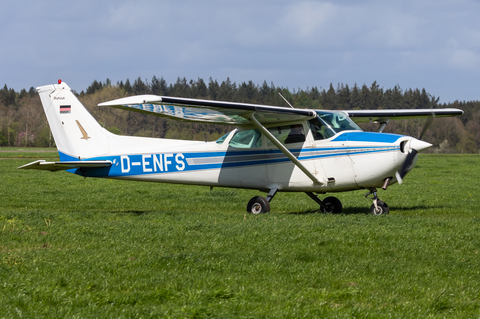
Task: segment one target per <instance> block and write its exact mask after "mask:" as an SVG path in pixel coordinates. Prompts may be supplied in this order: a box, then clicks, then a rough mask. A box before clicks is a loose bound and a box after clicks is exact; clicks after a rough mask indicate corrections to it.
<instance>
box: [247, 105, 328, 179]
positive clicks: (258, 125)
mask: <svg viewBox="0 0 480 319" xmlns="http://www.w3.org/2000/svg"><path fill="white" fill-rule="evenodd" d="M248 120H249V121H250V122H251V123H252V124H253V126H255V128H257V129H258V130H259V131H260V132H262V133H263V134H265V136H266V137H267V138H268V139H269V140H270V141H271V142H272V143H273V144H274V145H275V146H276V147H278V149H279V150H280V151H282V153H283V154H285V156H287V157H288V158H289V159H290V160H291V161H292V162H293V164H295V165H296V166H297V167H298V168H299V169H301V170H302V172H304V173H305V175H307V176H308V177H309V178H310V179H311V180H312V181H313V183H314V184H316V185H322V186H326V185H327V183H326V182H325V181H323V180H319V179H318V178H317V177H316V176H315V175H313V174H312V173H311V172H310V171H309V170H308V169H307V168H306V167H305V166H304V165H303V164H302V163H300V161H299V160H298V159H297V158H296V157H295V155H293V154H292V153H291V152H290V151H289V150H288V149H287V148H286V147H285V145H283V144H282V143H280V141H279V140H277V139H276V138H275V136H273V135H272V134H271V133H270V132H269V131H268V130H267V129H266V128H265V126H263V125H262V124H261V123H260V122H259V121H258V120H257V119H256V118H255V113H251V114H250V116H249V117H248Z"/></svg>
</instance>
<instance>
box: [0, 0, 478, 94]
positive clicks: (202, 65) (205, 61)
mask: <svg viewBox="0 0 480 319" xmlns="http://www.w3.org/2000/svg"><path fill="white" fill-rule="evenodd" d="M0 8H1V10H0V41H1V42H0V43H1V48H0V85H2V87H3V85H4V84H6V85H7V86H8V87H9V88H13V89H15V90H16V91H20V90H21V89H23V88H25V89H27V90H28V89H29V88H30V87H32V86H33V87H37V86H41V85H46V84H52V83H56V82H57V80H58V79H62V80H63V81H65V82H66V83H67V84H68V85H69V86H70V87H71V88H72V89H74V90H75V91H77V92H81V91H82V90H86V88H87V87H88V86H89V85H90V84H91V83H92V82H93V81H94V80H97V81H102V82H104V81H105V80H106V79H107V78H108V79H110V80H111V81H112V83H117V82H120V81H124V82H125V80H126V79H130V81H131V82H133V81H134V80H135V79H137V78H139V77H140V78H141V79H142V80H146V81H150V80H151V79H152V77H153V76H156V77H158V78H160V77H163V78H164V79H165V80H166V81H167V82H168V83H175V82H176V80H177V79H178V78H179V77H180V78H183V77H185V78H186V79H187V80H197V79H198V78H201V79H203V80H205V81H206V82H208V81H209V79H210V78H212V79H213V80H217V81H218V82H221V81H224V80H226V79H227V77H228V78H230V80H231V81H232V82H235V83H237V84H240V83H242V82H248V81H253V83H255V84H258V85H261V84H263V82H264V81H266V82H267V83H268V84H271V83H273V84H274V85H275V86H276V87H284V88H289V89H290V90H293V89H295V90H298V89H303V90H306V89H308V88H312V87H317V88H319V89H323V88H325V89H328V87H329V86H330V83H333V86H334V87H335V88H336V87H337V85H338V84H339V83H343V84H346V85H348V86H350V87H353V86H354V85H355V84H357V86H359V87H361V86H362V85H364V84H366V85H367V86H370V85H371V84H372V83H373V82H374V81H377V83H378V84H379V86H380V87H382V88H384V89H389V88H393V87H394V86H395V85H399V86H400V88H402V89H403V90H407V89H409V88H412V89H415V88H419V89H423V88H425V90H426V91H427V92H428V93H430V94H431V95H433V96H435V97H439V98H440V102H441V103H448V102H454V101H455V100H460V101H471V100H480V90H479V87H478V86H479V82H480V19H479V18H478V16H479V14H480V1H479V0H455V1H453V0H452V1H450V0H402V1H397V0H393V1H384V0H356V1H353V0H338V1H290V0H240V1H236V0H232V1H228V0H223V1H217V0H209V1H190V0H185V1H182V0H176V1H157V0H137V1H126V0H82V1H70V0H65V1H57V0H51V1H50V0H36V1H33V0H32V1H25V0H15V1H10V0H0Z"/></svg>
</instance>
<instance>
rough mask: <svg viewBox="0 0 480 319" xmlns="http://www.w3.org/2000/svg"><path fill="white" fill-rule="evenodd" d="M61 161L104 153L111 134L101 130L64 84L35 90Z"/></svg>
mask: <svg viewBox="0 0 480 319" xmlns="http://www.w3.org/2000/svg"><path fill="white" fill-rule="evenodd" d="M37 91H38V93H39V95H40V99H41V101H42V105H43V109H44V111H45V114H46V116H47V120H48V124H49V125H50V129H51V131H52V134H53V138H54V139H55V143H56V145H57V149H58V153H59V154H60V160H61V161H72V160H80V159H86V158H92V157H97V156H102V155H105V154H108V149H109V146H108V145H109V143H108V139H109V137H110V136H111V135H113V134H112V133H110V132H108V131H107V130H106V129H104V128H102V127H101V126H100V124H98V122H97V121H96V120H95V118H94V117H93V116H92V115H91V114H90V113H89V112H88V111H87V109H86V108H85V107H84V106H83V105H82V103H81V102H80V101H79V100H78V99H77V97H76V96H75V95H74V94H73V92H72V90H71V89H70V87H69V86H68V85H67V84H66V83H62V82H61V81H59V84H54V85H46V86H41V87H38V88H37Z"/></svg>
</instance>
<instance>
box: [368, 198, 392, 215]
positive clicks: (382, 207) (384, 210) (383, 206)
mask: <svg viewBox="0 0 480 319" xmlns="http://www.w3.org/2000/svg"><path fill="white" fill-rule="evenodd" d="M377 207H378V210H377V211H375V205H373V204H372V206H370V213H371V214H372V215H377V216H380V215H388V213H389V212H390V207H388V205H387V203H385V202H382V201H381V200H378V201H377Z"/></svg>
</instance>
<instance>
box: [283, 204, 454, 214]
mask: <svg viewBox="0 0 480 319" xmlns="http://www.w3.org/2000/svg"><path fill="white" fill-rule="evenodd" d="M446 208H448V207H447V206H443V205H433V206H424V205H423V206H411V207H395V206H393V207H390V212H392V213H395V212H401V211H408V212H412V211H416V210H426V209H428V210H430V209H446ZM287 214H291V215H308V214H326V213H324V212H322V211H321V210H319V209H309V210H304V211H300V212H290V213H287ZM369 214H370V209H369V207H364V206H362V207H347V208H344V209H343V212H342V213H341V214H339V215H369Z"/></svg>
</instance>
